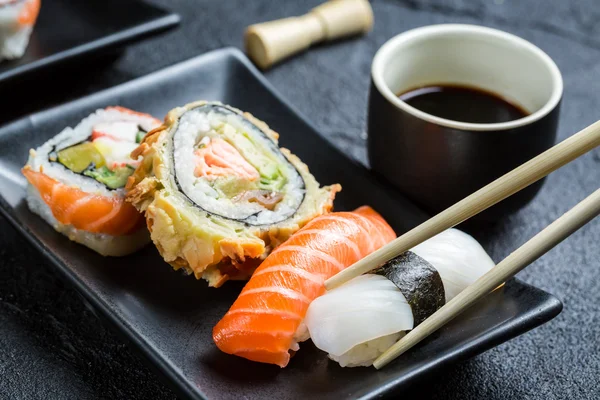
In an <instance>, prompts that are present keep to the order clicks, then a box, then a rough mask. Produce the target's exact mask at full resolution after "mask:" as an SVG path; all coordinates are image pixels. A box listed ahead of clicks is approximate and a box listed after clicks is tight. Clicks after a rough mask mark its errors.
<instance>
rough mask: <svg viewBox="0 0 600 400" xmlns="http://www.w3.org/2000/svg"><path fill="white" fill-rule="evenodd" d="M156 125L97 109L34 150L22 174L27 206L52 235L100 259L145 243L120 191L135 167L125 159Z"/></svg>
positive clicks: (118, 110) (144, 117)
mask: <svg viewBox="0 0 600 400" xmlns="http://www.w3.org/2000/svg"><path fill="white" fill-rule="evenodd" d="M160 123H161V122H160V120H158V119H156V118H154V117H152V116H150V115H148V114H142V113H138V112H135V111H132V110H129V109H126V108H123V107H108V108H106V109H103V110H97V111H96V112H95V113H93V114H92V115H90V116H88V117H87V118H85V119H84V120H82V121H81V122H80V123H79V124H78V125H77V126H76V127H75V128H66V129H64V130H63V131H62V132H60V133H59V134H58V135H56V136H55V137H53V138H52V139H50V140H49V141H47V142H46V143H44V144H43V145H42V146H40V147H39V148H37V149H36V150H31V151H30V155H29V160H28V162H27V164H26V165H25V167H24V168H23V169H22V172H23V175H25V178H27V181H28V182H29V185H28V188H27V204H28V206H29V208H30V210H31V211H33V212H34V213H36V214H38V215H40V216H41V217H42V218H43V219H44V220H46V222H48V223H49V224H50V225H52V226H53V227H54V228H55V229H56V230H57V231H58V232H60V233H62V234H64V235H66V236H68V237H69V238H70V239H71V240H73V241H75V242H78V243H81V244H83V245H85V246H87V247H89V248H91V249H93V250H95V251H97V252H98V253H100V254H102V255H105V256H122V255H126V254H129V253H132V252H133V251H135V250H137V249H139V248H140V247H141V246H143V245H145V244H146V243H148V242H149V241H150V238H149V235H148V232H147V229H146V227H145V226H144V225H145V224H144V219H143V216H142V215H141V214H140V213H139V212H138V211H137V210H136V209H135V207H133V206H132V205H131V204H129V203H127V202H125V190H124V186H125V183H126V182H127V178H129V176H130V175H131V174H133V172H134V170H135V168H136V167H137V166H138V164H139V163H140V161H139V160H134V159H131V158H130V154H131V152H132V150H134V149H135V148H136V147H137V146H138V144H139V142H141V140H142V138H143V137H144V136H145V135H146V133H147V132H148V131H150V130H152V129H153V128H155V127H157V126H160Z"/></svg>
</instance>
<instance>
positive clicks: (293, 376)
mask: <svg viewBox="0 0 600 400" xmlns="http://www.w3.org/2000/svg"><path fill="white" fill-rule="evenodd" d="M198 99H208V100H220V101H222V102H224V103H228V104H231V105H233V106H235V107H238V108H240V109H242V110H246V111H249V112H251V113H253V114H255V115H256V116H258V117H259V118H261V119H263V120H265V121H267V122H268V123H269V125H271V126H272V128H273V129H275V130H276V131H278V132H279V133H280V134H281V144H282V145H283V146H285V147H287V148H289V149H291V150H292V151H293V152H294V153H296V154H298V155H299V156H300V157H301V158H302V160H303V161H304V162H306V163H307V164H308V165H309V167H310V170H311V172H313V173H314V175H315V176H316V177H317V179H318V180H319V181H320V182H321V183H322V184H328V183H333V182H339V183H341V184H342V186H343V191H342V193H340V195H339V197H338V198H337V199H336V202H335V205H336V209H338V210H349V209H353V208H355V207H357V206H360V205H363V204H369V205H371V206H373V207H374V208H375V209H376V210H377V211H379V212H380V213H381V214H382V215H383V216H384V217H385V218H386V219H387V221H389V222H390V224H391V225H392V226H393V228H394V229H395V230H396V232H397V233H398V234H400V233H402V232H405V231H407V230H408V229H410V228H412V227H414V226H415V225H417V224H419V223H420V222H422V221H423V220H425V219H426V215H424V214H423V213H422V212H421V211H420V210H419V209H417V208H416V207H415V206H413V205H412V204H411V203H410V202H408V201H407V200H405V199H404V198H403V197H402V196H401V195H400V194H399V193H397V192H396V191H394V190H393V189H391V188H390V187H388V186H386V185H384V184H382V183H381V182H378V181H377V180H375V179H374V178H373V176H372V175H371V174H370V173H369V171H367V170H366V169H365V168H364V167H362V166H359V165H357V164H356V163H354V162H353V161H351V160H350V159H348V158H347V157H346V156H344V155H343V154H342V153H341V152H339V151H338V150H337V149H335V147H333V146H332V145H331V144H329V143H328V142H327V141H326V140H324V139H323V138H322V137H321V136H320V135H319V134H318V133H317V132H316V131H315V129H314V128H313V127H312V126H311V125H310V124H309V123H308V122H307V121H306V120H305V119H304V118H302V117H301V116H299V114H298V113H297V112H295V111H294V110H293V108H291V107H290V105H289V104H287V103H286V102H285V101H284V100H283V99H282V98H281V97H280V96H279V95H278V94H277V93H276V92H275V91H274V90H273V88H272V87H271V86H270V84H269V83H268V82H267V81H266V79H265V78H264V77H263V76H262V75H261V74H260V73H259V72H258V71H257V70H256V68H254V66H252V64H251V63H250V62H249V61H248V60H247V59H246V58H245V56H244V55H243V54H241V53H240V52H239V51H238V50H233V49H225V50H219V51H215V52H212V53H209V54H206V55H204V56H200V57H197V58H194V59H192V60H189V61H186V62H184V63H181V64H178V65H175V66H172V67H169V68H167V69H164V70H162V71H159V72H157V73H154V74H151V75H149V76H146V77H143V78H139V79H136V80H134V81H131V82H129V83H126V84H123V85H120V86H116V87H113V88H110V89H108V90H106V91H103V92H100V93H97V94H95V95H92V96H88V97H85V98H82V99H80V100H77V101H74V102H71V103H68V104H65V105H63V106H60V107H56V108H53V109H50V110H48V111H44V112H40V113H37V114H34V115H32V116H30V117H28V118H25V119H21V120H19V121H16V122H14V123H12V124H10V125H7V126H5V127H3V128H1V129H0V149H2V153H1V155H0V193H2V197H0V210H1V211H2V212H3V214H4V215H5V216H6V217H7V218H8V219H9V220H10V221H11V222H12V223H13V224H14V225H15V227H16V228H17V229H18V230H19V231H20V232H22V233H23V234H24V235H25V236H26V237H27V238H28V239H29V240H30V241H31V243H33V244H34V245H35V246H37V248H38V249H40V251H42V253H43V254H44V255H45V256H46V257H47V258H48V259H49V260H50V261H51V262H53V263H54V265H55V266H56V268H57V269H58V271H60V272H61V273H62V274H63V275H64V276H65V277H66V278H67V280H69V281H70V282H71V283H73V284H74V285H75V287H76V288H77V289H78V290H79V291H80V292H81V294H82V295H83V297H84V298H85V299H87V300H88V301H89V302H90V303H91V304H92V306H93V307H94V308H95V309H96V310H97V311H99V314H100V315H101V316H102V317H104V318H106V319H107V320H108V321H109V322H110V323H111V324H112V325H113V326H114V327H115V328H116V329H117V330H118V332H120V333H122V334H123V337H125V338H126V339H128V340H129V341H130V342H131V344H132V345H133V346H134V347H135V348H137V349H139V350H140V351H141V352H142V354H143V355H144V356H145V357H146V358H147V359H148V360H149V361H150V362H151V363H152V364H153V365H154V366H155V367H156V368H157V370H158V371H160V372H161V373H162V374H164V375H165V376H166V377H167V379H168V380H169V382H170V383H171V384H172V386H173V388H174V389H175V390H176V391H177V392H178V393H179V394H180V395H181V396H184V397H187V398H192V399H200V398H210V399H223V398H247V399H250V398H271V399H272V398H277V399H291V398H294V399H296V398H297V399H306V398H331V399H345V398H374V397H376V396H378V395H380V394H382V393H387V392H390V391H393V390H397V389H399V388H400V387H402V386H403V385H406V384H409V383H410V382H412V381H413V380H414V379H416V378H417V377H422V376H424V375H425V374H427V373H430V372H431V371H433V370H434V369H436V368H439V367H441V366H444V365H447V364H448V363H451V362H454V361H457V360H460V359H464V358H467V357H471V356H473V355H475V354H478V353H480V352H483V351H485V350H487V349H489V348H491V347H493V346H496V345H498V344H500V343H502V342H504V341H506V340H508V339H511V338H513V337H515V336H517V335H519V334H521V333H523V332H525V331H527V330H529V329H531V328H533V327H536V326H538V325H540V324H542V323H544V322H546V321H548V320H550V319H551V318H553V317H554V316H556V315H557V314H558V313H559V312H560V310H561V308H562V304H561V303H560V301H558V300H557V299H556V298H555V297H553V296H552V295H550V294H548V293H546V292H544V291H542V290H540V289H537V288H534V287H531V286H528V285H525V284H523V283H520V282H518V281H515V280H512V281H510V282H508V283H507V285H506V286H505V287H503V288H502V289H500V290H497V291H496V292H494V293H493V294H491V295H489V296H487V297H486V298H485V299H484V300H482V301H481V302H479V303H478V304H476V305H475V306H474V307H472V308H471V309H470V310H468V311H467V312H466V313H464V314H463V315H461V316H460V317H459V318H457V319H455V320H454V321H452V323H450V324H448V325H447V326H446V327H444V328H443V329H441V330H440V331H439V332H437V333H436V334H434V335H432V336H431V337H430V338H429V339H428V340H427V341H425V342H423V343H421V344H420V345H419V346H418V347H417V348H415V349H413V350H412V351H410V352H409V353H407V354H405V355H403V356H402V357H401V358H400V359H398V360H396V361H395V362H393V363H392V364H390V365H389V366H387V367H386V368H384V369H382V370H381V371H376V370H375V369H373V368H353V369H350V368H345V369H344V368H341V367H339V366H338V365H337V364H335V363H333V362H331V361H329V360H328V359H327V356H326V355H325V354H324V353H322V352H320V351H318V350H317V349H316V348H315V347H314V346H313V345H312V344H311V343H310V342H307V343H304V344H302V345H301V349H300V351H299V352H298V353H297V354H296V355H295V356H294V357H293V359H292V360H291V362H290V364H289V366H288V367H287V368H285V369H280V368H279V367H277V366H273V365H262V364H257V363H252V362H250V361H247V360H244V359H240V358H237V357H234V356H229V355H227V354H223V353H221V352H219V350H217V348H216V347H215V345H214V343H213V341H212V336H211V331H212V327H213V326H214V325H215V324H216V323H217V321H218V320H219V319H220V318H221V317H222V316H223V315H224V314H225V312H226V311H227V309H228V308H229V306H230V305H231V304H232V303H233V301H234V299H235V298H236V296H237V294H238V293H239V291H240V289H241V287H242V283H239V282H237V283H236V282H233V283H231V282H230V283H227V284H226V285H225V286H224V287H223V288H221V289H211V288H208V287H207V286H206V284H205V283H204V282H198V281H195V280H194V279H193V278H191V277H185V276H182V275H181V274H180V273H177V272H174V271H172V269H171V267H169V266H168V265H167V264H165V263H164V262H163V261H162V259H161V258H160V256H159V255H158V254H157V252H156V250H155V249H154V248H153V247H152V246H148V247H147V248H145V249H144V250H143V251H141V252H139V253H137V254H134V255H132V256H129V257H124V258H120V259H107V258H103V257H101V256H99V255H97V254H95V253H93V252H92V251H91V250H88V249H86V248H84V247H82V246H80V245H77V244H75V243H73V242H70V241H69V240H68V239H67V238H65V237H63V236H61V235H60V234H57V233H56V232H55V231H54V230H53V229H52V228H51V227H49V226H48V225H46V224H45V223H44V222H43V221H42V220H41V219H40V218H39V217H37V216H36V215H34V214H32V213H31V212H29V210H28V209H27V206H26V204H25V202H24V201H23V198H24V195H25V179H24V178H23V176H22V175H21V173H20V168H21V167H22V166H23V164H24V163H25V161H26V159H27V154H28V150H29V149H30V148H32V147H36V146H38V145H40V144H41V143H43V142H45V141H46V140H47V139H48V138H50V137H52V136H54V135H55V134H56V133H57V132H59V131H60V130H61V129H62V128H63V127H65V126H69V125H70V126H73V125H75V124H76V123H77V122H78V121H79V120H80V119H81V118H83V117H84V116H86V115H87V114H89V113H91V112H92V111H94V110H95V109H97V108H102V107H105V106H108V105H116V104H118V105H122V106H125V107H129V108H132V109H135V110H138V111H143V112H149V113H152V114H154V115H156V116H164V115H165V113H166V112H167V111H168V110H169V109H171V108H173V107H175V106H179V105H183V104H185V103H188V102H190V101H193V100H198Z"/></svg>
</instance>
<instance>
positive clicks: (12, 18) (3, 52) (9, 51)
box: [0, 0, 40, 61]
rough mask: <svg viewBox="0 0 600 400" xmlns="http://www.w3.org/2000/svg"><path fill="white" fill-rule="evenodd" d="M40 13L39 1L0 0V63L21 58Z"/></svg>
mask: <svg viewBox="0 0 600 400" xmlns="http://www.w3.org/2000/svg"><path fill="white" fill-rule="evenodd" d="M39 11H40V0H0V61H2V60H3V59H13V58H19V57H22V56H23V54H24V53H25V49H26V48H27V44H28V43H29V36H30V35H31V32H32V30H33V26H34V25H35V21H36V20H37V17H38V14H39Z"/></svg>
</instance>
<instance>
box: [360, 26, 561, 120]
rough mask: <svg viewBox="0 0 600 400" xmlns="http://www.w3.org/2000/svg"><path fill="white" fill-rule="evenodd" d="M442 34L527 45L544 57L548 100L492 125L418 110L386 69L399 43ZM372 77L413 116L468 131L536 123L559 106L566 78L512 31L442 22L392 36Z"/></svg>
mask: <svg viewBox="0 0 600 400" xmlns="http://www.w3.org/2000/svg"><path fill="white" fill-rule="evenodd" d="M442 33H470V34H475V35H480V36H481V35H484V36H493V37H495V38H500V39H503V40H506V41H510V42H512V43H514V44H515V46H517V47H521V48H524V49H526V50H528V51H530V52H531V53H532V54H534V55H535V56H537V57H538V58H539V59H541V60H542V62H544V63H545V64H546V66H547V67H548V69H549V71H550V75H551V78H552V81H553V88H552V93H551V95H550V98H549V99H548V101H547V102H546V103H545V104H544V106H543V107H542V108H540V109H539V110H537V111H535V112H534V113H532V114H529V115H528V116H526V117H523V118H520V119H516V120H514V121H508V122H500V123H492V124H475V123H468V122H460V121H454V120H451V119H446V118H441V117H436V116H435V115H431V114H428V113H426V112H423V111H421V110H418V109H416V108H414V107H412V106H410V105H409V104H408V103H406V102H404V101H402V100H400V99H399V98H398V96H396V95H395V94H394V93H393V92H392V91H391V89H390V88H389V87H388V86H387V84H386V83H385V82H384V79H383V71H384V68H385V66H386V64H387V63H388V60H389V58H390V55H391V53H392V52H393V51H394V50H395V49H396V47H398V46H399V45H401V44H403V43H406V42H407V41H411V40H415V39H417V38H423V37H427V36H434V35H439V34H442ZM371 77H372V79H373V83H374V84H375V86H376V88H377V90H378V91H379V93H381V94H382V95H383V96H384V97H385V98H386V99H387V100H388V101H389V102H391V103H392V104H393V105H395V106H396V107H398V108H400V109H401V110H403V111H406V112H407V113H409V114H412V115H414V116H415V117H417V118H420V119H422V120H425V121H428V122H431V123H434V124H437V125H441V126H444V127H448V128H453V129H460V130H468V131H497V130H508V129H514V128H519V127H522V126H525V125H529V124H531V123H533V122H536V121H539V120H540V119H542V118H543V117H545V116H546V115H548V114H549V113H550V112H551V111H552V110H554V109H555V108H556V106H557V105H558V103H559V102H560V99H561V97H562V93H563V79H562V75H561V73H560V70H559V69H558V66H557V65H556V63H555V62H554V61H553V60H552V59H551V58H550V56H548V55H547V54H546V53H545V52H544V51H542V50H541V49H540V48H539V47H537V46H536V45H534V44H533V43H531V42H529V41H527V40H525V39H522V38H520V37H518V36H515V35H513V34H511V33H508V32H504V31H501V30H498V29H493V28H488V27H484V26H479V25H468V24H439V25H429V26H424V27H420V28H415V29H411V30H409V31H406V32H403V33H400V34H398V35H396V36H394V37H393V38H391V39H389V40H388V41H387V42H385V43H384V45H383V46H381V48H380V49H379V50H378V51H377V53H376V54H375V57H374V58H373V64H372V66H371Z"/></svg>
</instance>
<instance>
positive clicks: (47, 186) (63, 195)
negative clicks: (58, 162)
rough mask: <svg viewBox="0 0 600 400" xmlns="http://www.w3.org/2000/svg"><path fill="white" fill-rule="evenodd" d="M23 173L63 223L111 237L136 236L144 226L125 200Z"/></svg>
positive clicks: (27, 168)
mask: <svg viewBox="0 0 600 400" xmlns="http://www.w3.org/2000/svg"><path fill="white" fill-rule="evenodd" d="M21 171H22V173H23V175H25V178H27V180H28V181H29V183H31V184H32V185H33V186H34V187H35V188H36V189H37V191H38V192H39V194H40V196H41V197H42V199H43V200H44V203H46V204H47V205H48V207H50V210H51V211H52V215H54V218H56V220H57V221H58V222H60V223H61V224H64V225H72V226H73V227H74V228H76V229H81V230H84V231H87V232H92V233H105V234H108V235H112V236H121V235H127V234H130V233H133V232H134V231H135V230H137V229H138V228H139V227H140V226H141V225H142V224H143V221H144V219H143V217H142V215H141V214H139V213H138V211H137V210H136V209H135V207H133V206H132V205H131V204H130V203H126V202H125V200H124V199H122V198H117V197H105V196H100V195H97V194H91V193H86V192H84V191H82V190H80V189H78V188H76V187H72V186H68V185H65V184H63V183H61V182H59V181H57V180H55V179H52V178H50V177H49V176H48V175H46V174H44V173H42V172H36V171H34V170H32V169H31V168H30V167H25V168H23V169H22V170H21Z"/></svg>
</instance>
